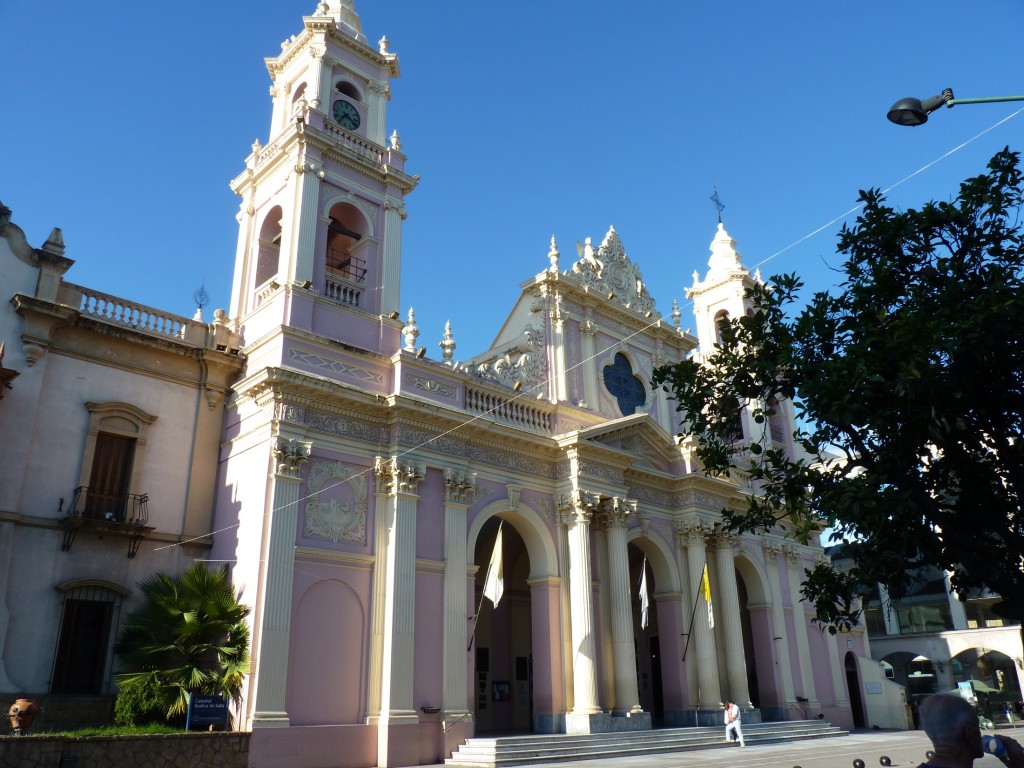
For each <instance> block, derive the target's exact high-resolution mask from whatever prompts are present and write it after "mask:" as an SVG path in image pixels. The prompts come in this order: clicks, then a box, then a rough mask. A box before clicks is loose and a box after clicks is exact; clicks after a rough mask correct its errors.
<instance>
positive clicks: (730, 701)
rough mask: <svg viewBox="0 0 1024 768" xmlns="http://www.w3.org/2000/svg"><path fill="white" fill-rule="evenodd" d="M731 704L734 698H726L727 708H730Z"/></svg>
mask: <svg viewBox="0 0 1024 768" xmlns="http://www.w3.org/2000/svg"><path fill="white" fill-rule="evenodd" d="M731 706H732V699H726V700H725V708H726V709H728V708H729V707H731Z"/></svg>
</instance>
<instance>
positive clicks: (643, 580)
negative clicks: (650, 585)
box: [640, 557, 651, 629]
mask: <svg viewBox="0 0 1024 768" xmlns="http://www.w3.org/2000/svg"><path fill="white" fill-rule="evenodd" d="M642 567H643V572H642V573H641V574H640V628H641V629H647V611H648V610H649V609H650V607H651V599H650V598H649V597H648V596H647V558H646V557H645V558H644V564H643V566H642Z"/></svg>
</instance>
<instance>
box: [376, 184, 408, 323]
mask: <svg viewBox="0 0 1024 768" xmlns="http://www.w3.org/2000/svg"><path fill="white" fill-rule="evenodd" d="M404 220H405V205H403V203H402V201H401V200H399V199H396V198H392V197H389V198H387V199H386V200H385V201H384V254H383V256H384V258H383V259H382V265H383V266H382V274H381V283H380V288H381V291H380V311H381V313H383V314H385V315H386V314H387V313H388V312H392V311H398V310H400V307H399V305H398V302H399V300H400V287H401V270H402V222H403V221H404Z"/></svg>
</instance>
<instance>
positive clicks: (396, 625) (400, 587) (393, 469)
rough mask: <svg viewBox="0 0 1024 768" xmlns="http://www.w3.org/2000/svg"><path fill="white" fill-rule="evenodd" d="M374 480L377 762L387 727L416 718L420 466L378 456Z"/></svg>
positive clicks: (384, 753)
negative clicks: (377, 502)
mask: <svg viewBox="0 0 1024 768" xmlns="http://www.w3.org/2000/svg"><path fill="white" fill-rule="evenodd" d="M375 470H376V474H377V482H378V484H379V485H380V486H381V489H382V490H383V491H385V492H386V494H387V497H386V498H387V502H388V503H387V504H384V505H381V506H383V507H384V510H383V511H384V518H385V520H384V526H383V527H384V530H383V531H381V525H380V521H378V525H377V532H378V533H383V538H384V541H383V542H378V544H377V559H376V562H375V564H374V569H375V570H376V569H383V570H384V585H383V586H384V595H383V603H384V605H383V614H384V616H383V618H384V627H383V633H382V634H383V643H382V653H381V676H380V717H379V719H378V722H377V764H378V765H389V764H390V757H389V750H390V746H391V738H390V735H389V726H391V725H402V724H412V723H418V722H419V717H418V716H417V715H416V710H415V709H414V707H413V698H412V695H413V659H414V651H415V648H414V642H413V641H414V639H415V634H414V633H415V623H416V503H417V501H418V499H419V497H418V496H417V495H416V489H417V487H418V486H419V484H420V482H422V480H423V477H424V475H425V470H424V469H423V468H422V467H419V466H414V465H401V464H399V462H398V459H397V458H392V459H389V460H383V459H380V458H378V460H377V464H376V466H375Z"/></svg>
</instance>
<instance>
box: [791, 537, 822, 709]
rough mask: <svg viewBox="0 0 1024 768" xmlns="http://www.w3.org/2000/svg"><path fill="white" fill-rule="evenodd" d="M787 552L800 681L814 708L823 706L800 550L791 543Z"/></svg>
mask: <svg viewBox="0 0 1024 768" xmlns="http://www.w3.org/2000/svg"><path fill="white" fill-rule="evenodd" d="M782 549H783V551H784V552H785V553H786V574H787V576H788V577H789V596H790V600H791V601H792V603H793V627H794V629H795V630H796V650H797V656H798V657H799V659H800V682H801V683H802V684H803V689H804V690H803V694H804V696H805V697H806V699H807V705H808V706H809V707H811V708H812V709H817V708H818V707H820V706H821V703H820V702H819V701H818V694H817V692H816V690H815V687H814V670H812V669H811V646H810V642H809V641H808V639H807V629H808V626H809V625H808V621H807V612H806V611H805V610H804V601H803V599H802V598H801V596H800V575H801V569H800V551H799V550H798V549H797V548H796V547H794V546H791V545H789V544H786V545H784V546H783V548H782Z"/></svg>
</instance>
